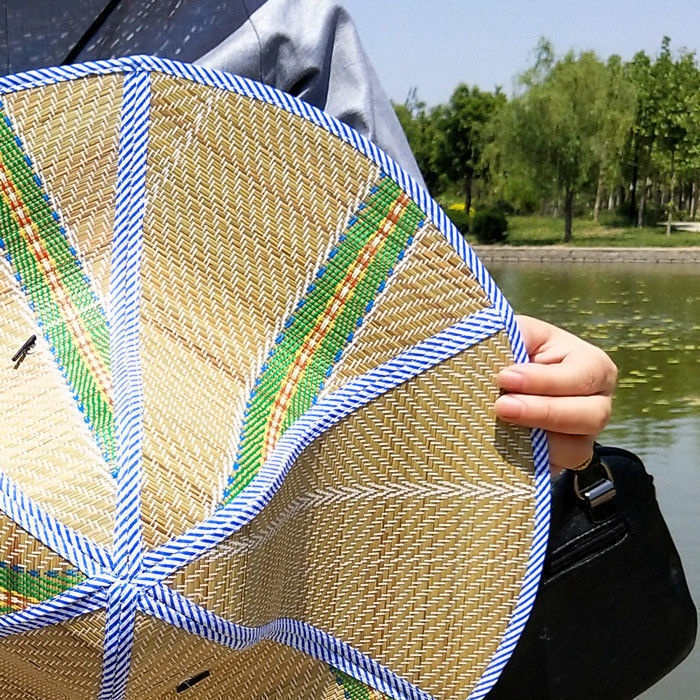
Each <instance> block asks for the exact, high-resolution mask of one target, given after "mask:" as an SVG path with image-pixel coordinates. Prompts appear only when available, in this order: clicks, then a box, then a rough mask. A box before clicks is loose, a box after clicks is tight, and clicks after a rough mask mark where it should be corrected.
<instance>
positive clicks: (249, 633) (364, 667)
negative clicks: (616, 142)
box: [139, 585, 431, 700]
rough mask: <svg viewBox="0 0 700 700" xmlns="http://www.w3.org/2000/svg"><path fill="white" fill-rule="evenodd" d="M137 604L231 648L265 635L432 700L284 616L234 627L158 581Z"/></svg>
mask: <svg viewBox="0 0 700 700" xmlns="http://www.w3.org/2000/svg"><path fill="white" fill-rule="evenodd" d="M139 608H140V610H141V611H142V612H145V613H147V614H149V615H152V616H154V617H157V618H159V619H161V620H164V621H165V622H167V623H169V624H171V625H174V626H175V627H179V628H181V629H183V630H186V631H187V632H190V633H191V634H196V635H198V636H200V637H204V638H205V639H209V640H211V641H213V642H217V643H219V644H223V645H224V646H227V647H230V648H232V649H245V648H247V647H250V646H252V645H253V644H255V643H257V642H260V641H262V640H265V639H267V640H270V641H274V642H278V643H279V644H284V645H285V646H289V647H292V648H293V649H297V650H299V651H301V652H304V653H305V654H308V655H309V656H313V657H315V658H317V659H319V660H320V661H322V662H324V663H327V664H330V665H331V666H334V667H335V668H338V669H340V670H341V671H343V672H344V673H347V674H348V675H349V676H352V677H353V678H356V679H357V680H359V681H361V682H362V683H365V684H367V685H370V686H372V687H373V688H376V689H377V690H379V691H381V692H383V693H386V694H387V695H389V696H391V697H392V698H395V700H404V699H405V700H430V697H431V696H430V695H428V694H427V693H425V692H423V691H421V690H420V689H419V688H416V687H415V686H414V685H412V684H411V683H409V682H408V681H406V680H404V679H403V678H401V677H400V676H397V675H396V674H395V673H392V672H391V671H390V670H389V669H387V668H386V667H384V666H382V665H381V664H378V663H377V662H376V661H374V660H372V659H371V658H370V657H368V656H366V655H365V654H363V653H361V652H360V651H358V650H357V649H355V648H353V647H351V646H350V645H349V644H346V643H345V642H342V641H340V640H339V639H337V638H336V637H334V636H332V635H330V634H328V633H326V632H323V631H321V630H319V629H317V628H316V627H313V626H312V625H309V624H307V623H305V622H300V621H298V620H291V619H288V618H282V619H279V620H273V621H272V622H269V623H267V624H265V625H262V626H260V627H246V626H243V625H236V624H234V623H232V622H229V621H228V620H225V619H223V618H221V617H219V616H217V615H214V614H213V613H211V612H209V611H208V610H206V609H204V608H202V607H200V606H198V605H195V604H194V603H192V602H191V601H189V600H188V599H187V598H185V597H183V596H181V595H179V594H178V593H175V592H174V591H172V590H171V589H170V588H168V587H167V586H164V585H157V586H155V587H154V588H153V589H151V590H150V591H149V595H146V596H142V597H141V598H140V599H139ZM232 673H235V669H232Z"/></svg>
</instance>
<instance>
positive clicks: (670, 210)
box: [666, 151, 676, 236]
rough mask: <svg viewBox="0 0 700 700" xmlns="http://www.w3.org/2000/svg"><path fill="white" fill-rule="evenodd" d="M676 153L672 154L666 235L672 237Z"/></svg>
mask: <svg viewBox="0 0 700 700" xmlns="http://www.w3.org/2000/svg"><path fill="white" fill-rule="evenodd" d="M675 160H676V152H675V151H673V152H672V153H671V191H670V192H669V194H668V216H667V217H666V235H667V236H670V235H671V219H672V218H673V205H674V201H673V195H674V190H675V188H676V168H675Z"/></svg>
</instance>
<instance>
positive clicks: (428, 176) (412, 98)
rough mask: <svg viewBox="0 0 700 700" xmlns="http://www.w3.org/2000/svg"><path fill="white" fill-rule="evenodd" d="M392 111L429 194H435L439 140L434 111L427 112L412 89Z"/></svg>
mask: <svg viewBox="0 0 700 700" xmlns="http://www.w3.org/2000/svg"><path fill="white" fill-rule="evenodd" d="M394 111H395V112H396V116H397V117H398V120H399V123H400V124H401V127H402V128H403V131H404V133H405V134H406V140H407V141H408V144H409V145H410V147H411V150H412V151H413V155H414V156H415V158H416V163H417V164H418V168H419V169H420V171H421V174H422V175H423V179H424V180H425V184H426V187H427V188H428V190H430V192H433V193H437V191H438V189H439V187H440V180H441V173H440V172H439V170H438V169H437V168H436V167H435V151H436V141H437V140H438V139H439V135H438V134H437V131H436V127H435V118H434V112H435V110H428V109H427V107H426V105H425V102H422V101H421V100H419V99H418V96H417V92H416V89H415V88H413V89H412V90H411V91H410V92H409V94H408V97H407V98H406V101H405V102H404V103H403V104H401V105H397V104H395V105H394Z"/></svg>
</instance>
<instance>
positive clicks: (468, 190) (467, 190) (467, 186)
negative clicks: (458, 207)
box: [464, 173, 474, 216]
mask: <svg viewBox="0 0 700 700" xmlns="http://www.w3.org/2000/svg"><path fill="white" fill-rule="evenodd" d="M473 187H474V175H473V174H472V173H469V174H468V175H467V176H466V177H465V178H464V213H465V214H466V215H467V216H469V215H470V213H471V210H472V190H473Z"/></svg>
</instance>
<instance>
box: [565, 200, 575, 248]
mask: <svg viewBox="0 0 700 700" xmlns="http://www.w3.org/2000/svg"><path fill="white" fill-rule="evenodd" d="M573 222H574V191H573V190H566V196H565V198H564V243H568V242H569V241H570V240H571V230H572V227H573Z"/></svg>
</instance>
